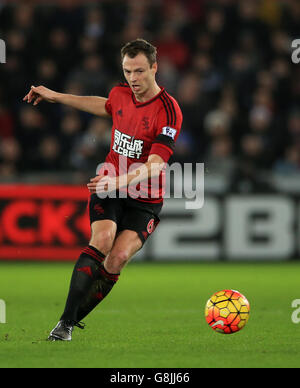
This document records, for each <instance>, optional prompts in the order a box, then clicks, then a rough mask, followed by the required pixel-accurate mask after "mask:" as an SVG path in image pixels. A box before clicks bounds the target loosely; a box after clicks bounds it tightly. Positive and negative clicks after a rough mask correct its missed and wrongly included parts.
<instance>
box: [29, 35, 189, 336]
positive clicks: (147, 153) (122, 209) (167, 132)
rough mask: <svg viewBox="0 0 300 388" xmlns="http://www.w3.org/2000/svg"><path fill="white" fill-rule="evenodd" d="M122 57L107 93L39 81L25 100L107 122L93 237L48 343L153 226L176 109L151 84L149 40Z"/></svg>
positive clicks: (177, 120)
mask: <svg viewBox="0 0 300 388" xmlns="http://www.w3.org/2000/svg"><path fill="white" fill-rule="evenodd" d="M121 61H122V67H123V73H124V76H125V79H126V81H127V82H126V83H122V84H119V85H118V86H116V87H114V88H112V90H111V92H110V93H109V97H108V98H104V97H96V96H75V95H70V94H62V93H57V92H55V91H53V90H50V89H48V88H46V87H44V86H38V87H35V86H32V87H31V90H30V91H29V93H28V94H27V95H26V96H25V97H24V101H27V102H28V103H31V102H32V103H33V105H37V104H39V103H40V102H41V101H42V100H45V101H48V102H52V103H62V104H66V105H68V106H71V107H73V108H77V109H80V110H83V111H86V112H89V113H92V114H95V115H99V116H103V117H112V121H113V124H112V132H111V148H110V152H109V154H108V155H107V157H106V160H105V163H104V165H103V167H102V168H101V170H100V171H99V172H98V174H97V176H96V177H94V178H92V179H91V180H90V182H89V183H88V185H87V186H88V189H89V191H90V193H91V196H90V200H89V214H90V223H91V240H90V242H89V245H88V246H87V247H86V248H85V249H84V250H83V251H82V253H81V255H80V257H79V259H78V261H77V263H76V265H75V268H74V270H73V274H72V278H71V283H70V289H69V294H68V298H67V301H66V306H65V310H64V312H63V314H62V316H61V318H60V320H59V322H58V324H57V326H56V327H55V328H54V329H53V330H52V331H51V333H50V335H49V340H53V341H56V340H62V341H70V340H71V339H72V331H73V328H74V326H77V327H80V328H82V327H83V326H82V325H81V324H80V321H81V320H82V319H83V318H84V317H85V316H86V315H88V314H89V313H90V312H91V311H92V310H93V309H94V308H95V307H96V306H97V305H98V303H100V302H101V301H102V300H103V298H105V296H106V295H107V294H108V293H109V292H110V291H111V289H112V288H113V286H114V285H115V283H116V282H117V281H118V279H119V275H120V273H121V271H122V269H123V268H124V266H125V265H126V264H127V263H128V262H129V260H130V259H131V258H132V256H134V254H135V253H136V252H137V251H139V250H140V249H141V248H142V246H143V244H144V243H145V241H146V240H147V238H148V237H149V236H150V235H151V233H153V231H154V229H155V228H156V226H157V224H158V223H159V213H160V211H161V208H162V205H163V189H164V180H163V176H164V168H165V166H166V163H167V162H168V160H169V158H170V156H171V155H172V153H173V150H174V145H175V142H176V139H177V137H178V135H179V132H180V129H181V124H182V113H181V110H180V108H179V106H178V103H177V102H176V100H175V99H174V98H173V97H171V96H170V95H169V94H168V93H167V92H166V90H165V89H164V88H163V87H160V86H158V84H157V82H156V73H157V68H158V65H157V60H156V48H155V47H154V46H153V45H151V44H150V43H148V42H147V41H145V40H143V39H137V40H134V41H131V42H129V43H127V44H126V45H125V46H124V47H122V49H121ZM155 177H156V180H155V179H153V178H155ZM154 186H156V187H154ZM130 193H133V194H132V195H131V194H130ZM116 194H117V195H116Z"/></svg>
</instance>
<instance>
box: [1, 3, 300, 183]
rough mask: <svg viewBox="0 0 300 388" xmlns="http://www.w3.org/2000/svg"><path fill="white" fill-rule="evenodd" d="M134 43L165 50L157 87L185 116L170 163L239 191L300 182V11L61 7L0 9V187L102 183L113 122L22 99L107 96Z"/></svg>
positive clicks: (291, 7)
mask: <svg viewBox="0 0 300 388" xmlns="http://www.w3.org/2000/svg"><path fill="white" fill-rule="evenodd" d="M138 37H142V38H145V39H147V40H149V41H150V42H151V43H153V44H154V45H155V46H156V47H157V48H158V63H159V71H158V83H159V85H161V86H164V87H165V88H166V90H167V91H168V92H169V93H170V94H172V95H173V96H174V97H175V98H176V99H177V100H178V102H179V104H180V106H181V109H182V112H183V117H184V121H183V128H182V133H181V135H180V137H179V139H178V142H177V146H176V151H175V154H174V156H173V157H172V161H177V162H180V163H185V162H193V163H194V162H204V163H205V171H206V174H209V175H212V176H214V175H216V176H220V175H222V176H225V177H226V178H227V179H229V180H230V182H231V187H232V190H243V189H245V188H246V189H245V190H268V183H267V181H268V180H267V179H265V177H266V176H268V175H269V174H271V173H278V174H283V175H287V174H294V173H296V174H297V173H298V174H299V173H300V64H299V65H297V64H294V63H293V62H292V60H291V53H292V47H291V45H292V41H293V40H294V39H297V38H298V39H299V38H300V1H299V0H277V1H276V0H251V1H249V0H128V1H127V0H123V1H122V0H102V1H97V2H88V1H86V2H81V1H79V0H76V1H75V0H73V1H71V0H63V1H59V2H56V3H55V2H49V1H48V2H45V3H43V2H36V3H31V2H26V3H24V2H15V3H12V2H7V3H6V2H5V1H2V2H1V1H0V38H1V39H3V40H5V42H6V47H7V63H6V64H0V176H2V177H17V176H18V175H20V174H25V173H29V172H41V173H43V172H49V171H53V172H57V171H81V172H83V173H86V174H90V175H93V174H94V173H95V169H96V166H97V164H98V163H100V162H102V161H103V160H104V158H105V155H106V154H107V152H108V150H109V143H110V129H111V122H110V120H106V119H103V118H100V117H95V116H91V115H89V114H86V113H83V112H79V111H75V110H73V109H70V108H67V107H64V106H60V105H58V104H49V103H41V104H39V105H38V107H33V106H31V105H28V104H25V103H24V102H23V101H22V99H23V97H24V96H25V94H26V93H27V92H28V90H29V88H30V86H31V85H44V86H47V87H49V88H51V89H54V90H56V91H60V92H65V93H72V94H77V95H99V96H107V95H108V93H109V91H110V89H111V88H112V87H113V86H114V85H116V84H117V83H118V82H120V81H123V77H122V71H121V66H120V48H121V47H122V46H123V44H124V43H126V42H128V41H130V40H132V39H136V38H138Z"/></svg>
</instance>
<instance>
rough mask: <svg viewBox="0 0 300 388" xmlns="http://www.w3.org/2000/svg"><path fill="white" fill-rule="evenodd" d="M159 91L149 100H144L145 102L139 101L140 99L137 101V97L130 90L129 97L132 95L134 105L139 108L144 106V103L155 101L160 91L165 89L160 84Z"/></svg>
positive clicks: (160, 93)
mask: <svg viewBox="0 0 300 388" xmlns="http://www.w3.org/2000/svg"><path fill="white" fill-rule="evenodd" d="M160 89H161V90H160V92H159V93H158V94H156V96H154V97H152V98H151V99H150V100H148V101H145V102H140V101H137V99H136V98H135V95H134V93H133V91H131V97H132V101H133V103H134V105H135V106H136V108H140V107H142V106H145V105H149V104H151V103H152V102H153V101H155V100H156V99H157V98H159V97H160V96H161V95H162V93H163V92H164V91H165V88H164V87H162V86H160Z"/></svg>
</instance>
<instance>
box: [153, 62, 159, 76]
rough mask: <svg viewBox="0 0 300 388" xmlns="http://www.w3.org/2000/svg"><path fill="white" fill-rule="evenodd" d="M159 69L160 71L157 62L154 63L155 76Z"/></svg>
mask: <svg viewBox="0 0 300 388" xmlns="http://www.w3.org/2000/svg"><path fill="white" fill-rule="evenodd" d="M157 69H158V66H157V62H154V63H153V65H152V68H151V70H152V71H153V74H156V73H157Z"/></svg>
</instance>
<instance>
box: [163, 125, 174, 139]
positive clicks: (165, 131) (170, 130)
mask: <svg viewBox="0 0 300 388" xmlns="http://www.w3.org/2000/svg"><path fill="white" fill-rule="evenodd" d="M176 133H177V130H176V129H174V128H171V127H163V129H162V134H163V135H166V136H169V137H171V138H172V139H173V140H174V139H175V136H176Z"/></svg>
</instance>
